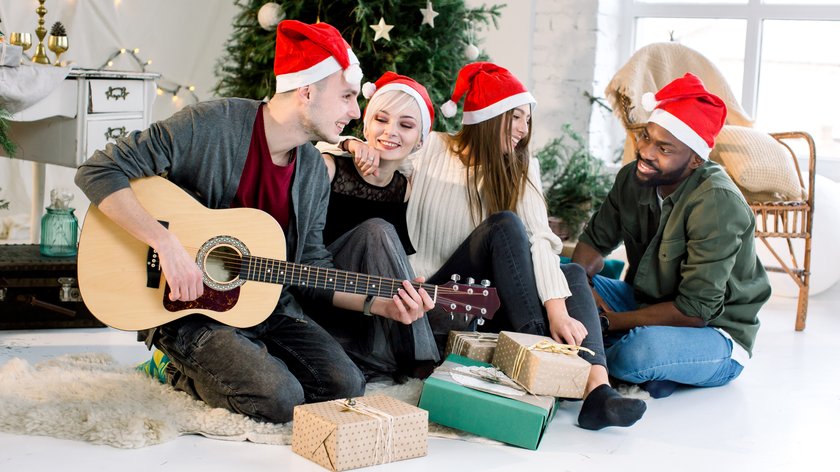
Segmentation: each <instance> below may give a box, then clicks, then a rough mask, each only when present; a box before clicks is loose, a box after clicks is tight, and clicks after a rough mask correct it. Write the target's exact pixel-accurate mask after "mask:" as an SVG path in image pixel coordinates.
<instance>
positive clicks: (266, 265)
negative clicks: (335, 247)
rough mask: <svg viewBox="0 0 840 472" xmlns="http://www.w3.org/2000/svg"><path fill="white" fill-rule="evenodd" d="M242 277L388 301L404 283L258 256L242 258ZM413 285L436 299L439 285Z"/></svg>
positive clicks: (413, 283)
mask: <svg viewBox="0 0 840 472" xmlns="http://www.w3.org/2000/svg"><path fill="white" fill-rule="evenodd" d="M239 275H240V277H242V278H243V279H245V280H253V281H257V282H267V283H273V284H280V285H289V286H296V287H312V288H321V289H328V290H334V291H336V292H346V293H355V294H361V295H375V296H377V297H388V298H390V297H393V296H394V295H396V294H397V292H398V291H399V289H400V288H402V280H396V279H390V278H386V277H379V276H375V275H366V274H360V273H357V272H349V271H346V270H338V269H327V268H323V267H314V266H307V265H303V264H296V263H294V262H288V261H281V260H276V259H267V258H264V257H255V256H243V257H242V269H241V272H240V274H239ZM411 285H413V286H414V288H416V289H418V290H419V289H421V288H423V289H426V292H428V293H429V295H430V296H431V297H432V300H435V299H436V298H437V286H436V285H432V284H422V283H419V282H412V283H411Z"/></svg>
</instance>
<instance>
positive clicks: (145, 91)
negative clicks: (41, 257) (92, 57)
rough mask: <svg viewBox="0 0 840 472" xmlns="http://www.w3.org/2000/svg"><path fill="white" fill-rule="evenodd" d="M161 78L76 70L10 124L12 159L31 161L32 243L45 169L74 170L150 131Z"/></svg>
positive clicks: (40, 212)
mask: <svg viewBox="0 0 840 472" xmlns="http://www.w3.org/2000/svg"><path fill="white" fill-rule="evenodd" d="M158 77H160V74H156V73H148V72H119V71H103V70H91V69H74V70H72V71H71V72H70V74H69V75H68V77H67V78H66V79H65V80H63V81H62V82H61V83H60V84H59V85H58V87H56V88H55V90H53V91H52V93H50V94H49V95H48V96H47V97H46V98H44V99H43V100H41V101H39V102H38V103H36V104H34V105H32V106H30V107H29V108H26V109H25V110H21V111H19V112H18V113H15V114H14V115H12V116H11V119H10V120H9V137H10V138H11V140H12V142H14V143H15V144H16V145H17V147H18V150H17V154H16V156H15V157H16V158H19V159H25V160H28V161H33V162H35V165H34V170H33V177H32V186H33V189H32V193H33V199H32V214H31V221H30V225H31V226H30V238H31V242H33V243H37V242H38V241H39V239H40V230H41V225H40V220H41V216H42V215H43V213H44V208H43V205H42V202H43V201H44V194H45V189H44V180H45V177H44V174H45V164H55V165H59V166H65V167H72V168H75V167H78V166H79V165H80V164H81V163H82V162H84V161H85V160H86V159H87V158H88V157H90V155H91V154H93V152H94V151H96V150H97V149H104V148H105V146H106V145H107V144H108V143H109V142H114V141H115V140H116V139H118V138H120V137H121V136H124V135H126V134H128V133H130V132H132V131H135V130H142V129H145V128H146V127H148V126H149V124H150V122H151V115H152V104H153V103H154V100H155V97H156V96H157V93H156V91H157V87H156V84H155V79H157V78H158Z"/></svg>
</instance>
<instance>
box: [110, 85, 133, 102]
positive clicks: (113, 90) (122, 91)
mask: <svg viewBox="0 0 840 472" xmlns="http://www.w3.org/2000/svg"><path fill="white" fill-rule="evenodd" d="M127 96H128V89H127V88H125V87H108V90H106V91H105V99H106V100H110V99H112V98H113V99H114V100H119V99H123V100H125V97H127Z"/></svg>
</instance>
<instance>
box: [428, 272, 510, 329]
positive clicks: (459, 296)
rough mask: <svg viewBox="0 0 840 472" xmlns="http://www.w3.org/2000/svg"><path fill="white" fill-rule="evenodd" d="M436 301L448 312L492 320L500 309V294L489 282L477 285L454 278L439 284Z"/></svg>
mask: <svg viewBox="0 0 840 472" xmlns="http://www.w3.org/2000/svg"><path fill="white" fill-rule="evenodd" d="M470 280H472V279H470ZM482 282H487V281H482ZM435 303H436V304H437V305H438V306H439V307H441V308H442V309H443V311H445V312H447V313H458V314H462V315H467V316H473V317H476V318H483V319H487V320H491V319H493V315H494V314H495V313H496V310H498V309H499V296H498V295H497V294H496V289H495V288H492V287H490V285H489V282H487V283H486V284H485V283H482V284H481V285H476V284H473V283H466V284H462V283H459V282H458V281H456V280H453V281H451V282H447V283H445V284H444V285H440V286H438V290H437V298H436V300H435ZM479 323H481V321H480V320H479Z"/></svg>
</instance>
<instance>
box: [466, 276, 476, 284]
mask: <svg viewBox="0 0 840 472" xmlns="http://www.w3.org/2000/svg"><path fill="white" fill-rule="evenodd" d="M474 283H475V279H474V278H472V277H467V285H473V284H474Z"/></svg>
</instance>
